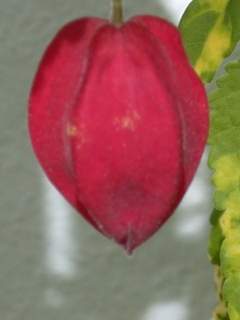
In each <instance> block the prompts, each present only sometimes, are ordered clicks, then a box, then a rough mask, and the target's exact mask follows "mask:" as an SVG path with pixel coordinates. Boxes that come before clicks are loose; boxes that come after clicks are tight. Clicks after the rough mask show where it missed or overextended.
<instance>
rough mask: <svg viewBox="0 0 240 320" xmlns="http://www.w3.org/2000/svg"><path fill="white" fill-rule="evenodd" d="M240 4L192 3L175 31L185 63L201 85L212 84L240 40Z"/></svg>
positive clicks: (222, 0)
mask: <svg viewBox="0 0 240 320" xmlns="http://www.w3.org/2000/svg"><path fill="white" fill-rule="evenodd" d="M239 12H240V0H193V1H192V2H191V3H190V5H189V6H188V8H187V9H186V11H185V13H184V15H183V17H182V19H181V22H180V25H179V28H180V31H181V33H182V37H183V43H184V46H185V49H186V51H187V53H188V56H189V59H190V61H191V63H192V65H193V67H194V68H195V70H196V71H197V73H198V74H199V76H200V77H201V78H202V79H203V80H204V81H205V82H209V81H211V80H212V78H213V76H214V74H215V72H216V71H217V70H218V68H219V66H220V65H221V64H222V62H223V60H224V58H225V57H227V56H228V55H230V54H231V53H232V51H233V49H234V48H235V46H236V44H237V42H238V41H239V39H240V19H239Z"/></svg>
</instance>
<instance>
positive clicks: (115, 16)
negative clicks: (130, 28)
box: [112, 0, 123, 26]
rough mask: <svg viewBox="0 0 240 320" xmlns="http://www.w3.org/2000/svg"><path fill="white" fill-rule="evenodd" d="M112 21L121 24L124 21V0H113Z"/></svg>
mask: <svg viewBox="0 0 240 320" xmlns="http://www.w3.org/2000/svg"><path fill="white" fill-rule="evenodd" d="M112 23H113V24H114V25H115V26H120V25H121V24H122V23H123V1H122V0H112Z"/></svg>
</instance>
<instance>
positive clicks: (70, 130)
mask: <svg viewBox="0 0 240 320" xmlns="http://www.w3.org/2000/svg"><path fill="white" fill-rule="evenodd" d="M67 135H68V136H69V137H75V136H76V135H77V127H76V126H74V125H72V124H70V123H68V125H67Z"/></svg>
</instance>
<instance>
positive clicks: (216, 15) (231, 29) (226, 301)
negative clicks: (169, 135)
mask: <svg viewBox="0 0 240 320" xmlns="http://www.w3.org/2000/svg"><path fill="white" fill-rule="evenodd" d="M239 14H240V0H193V1H192V2H191V3H190V5H189V6H188V8H187V9H186V11H185V13H184V15H183V17H182V19H181V22H180V26H179V27H180V31H181V33H182V38H183V43H184V46H185V49H186V51H187V54H188V57H189V59H190V62H191V64H192V66H193V67H194V69H195V71H196V72H197V73H198V75H199V76H200V77H201V79H202V80H203V81H204V82H210V81H211V80H212V79H213V77H214V75H215V73H216V71H217V70H218V69H219V67H220V66H221V64H222V63H223V61H224V59H225V58H226V57H227V56H229V55H230V54H231V53H232V52H233V50H234V48H235V47H236V45H237V43H238V41H239V40H240V18H239ZM225 71H226V73H225V75H224V76H223V77H222V78H220V79H219V80H217V82H216V85H217V89H216V90H215V92H213V93H211V94H210V95H209V102H210V107H211V111H210V133H209V141H208V142H209V145H210V155H209V166H210V168H211V169H212V170H213V176H212V183H213V185H214V207H215V209H214V210H213V213H212V215H211V218H210V223H211V225H212V228H211V232H210V237H209V244H208V252H209V257H210V260H211V262H212V264H213V265H214V266H215V280H216V287H217V290H218V295H219V300H220V303H219V305H218V307H217V308H216V310H215V312H214V319H215V320H240V60H239V61H238V62H234V63H230V64H228V65H227V67H226V69H225Z"/></svg>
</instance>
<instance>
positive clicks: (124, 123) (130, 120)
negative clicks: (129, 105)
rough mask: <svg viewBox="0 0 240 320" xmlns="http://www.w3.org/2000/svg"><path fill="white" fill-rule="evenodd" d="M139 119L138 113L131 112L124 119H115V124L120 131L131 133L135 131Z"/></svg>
mask: <svg viewBox="0 0 240 320" xmlns="http://www.w3.org/2000/svg"><path fill="white" fill-rule="evenodd" d="M139 119H140V115H139V113H138V112H137V111H130V112H127V114H126V115H124V116H122V117H117V118H115V119H114V121H113V122H114V125H115V126H116V127H117V128H118V129H127V130H130V131H134V130H135V129H136V126H137V122H138V121H139Z"/></svg>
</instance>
